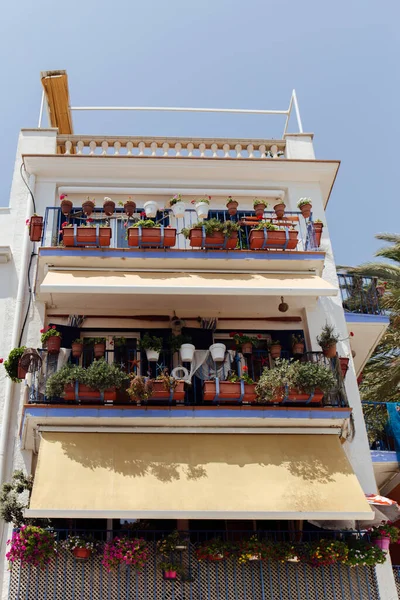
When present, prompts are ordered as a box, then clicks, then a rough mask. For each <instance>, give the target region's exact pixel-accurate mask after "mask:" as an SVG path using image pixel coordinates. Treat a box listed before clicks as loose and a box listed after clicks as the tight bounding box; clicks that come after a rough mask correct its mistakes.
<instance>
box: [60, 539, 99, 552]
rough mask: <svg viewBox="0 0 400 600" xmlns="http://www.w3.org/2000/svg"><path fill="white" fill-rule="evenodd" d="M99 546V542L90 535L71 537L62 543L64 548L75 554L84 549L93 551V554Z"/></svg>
mask: <svg viewBox="0 0 400 600" xmlns="http://www.w3.org/2000/svg"><path fill="white" fill-rule="evenodd" d="M98 545H99V544H98V542H96V540H94V539H93V537H92V536H90V535H86V536H85V535H69V536H68V537H67V539H66V540H64V541H63V543H62V546H63V548H65V550H69V551H70V552H73V551H74V550H77V549H78V548H84V549H85V550H91V551H92V552H93V551H94V550H96V548H97V547H98Z"/></svg>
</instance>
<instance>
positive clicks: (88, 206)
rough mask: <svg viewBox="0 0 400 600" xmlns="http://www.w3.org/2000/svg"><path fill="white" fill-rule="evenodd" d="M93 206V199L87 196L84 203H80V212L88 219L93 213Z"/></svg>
mask: <svg viewBox="0 0 400 600" xmlns="http://www.w3.org/2000/svg"><path fill="white" fill-rule="evenodd" d="M95 205H96V203H95V201H94V198H93V200H91V199H90V198H89V196H87V197H86V200H85V202H82V210H83V212H84V214H85V215H86V216H87V217H90V215H91V214H92V213H93V211H94V207H95Z"/></svg>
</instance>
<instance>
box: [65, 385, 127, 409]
mask: <svg viewBox="0 0 400 600" xmlns="http://www.w3.org/2000/svg"><path fill="white" fill-rule="evenodd" d="M76 392H78V393H76ZM103 396H104V397H103V398H102V396H101V392H100V391H99V390H92V388H90V387H88V386H87V385H82V384H81V383H80V384H79V385H78V390H76V385H73V384H72V383H71V384H69V385H66V386H65V388H64V400H67V401H73V400H75V401H76V402H81V401H82V400H83V401H85V402H93V403H94V404H100V403H101V402H102V401H103V400H104V402H115V400H116V399H117V391H116V389H115V388H110V389H109V390H105V391H104V393H103Z"/></svg>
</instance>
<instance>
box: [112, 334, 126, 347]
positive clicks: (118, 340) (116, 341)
mask: <svg viewBox="0 0 400 600" xmlns="http://www.w3.org/2000/svg"><path fill="white" fill-rule="evenodd" d="M112 343H113V345H114V348H123V347H124V346H126V338H125V337H117V336H114V337H113V339H112Z"/></svg>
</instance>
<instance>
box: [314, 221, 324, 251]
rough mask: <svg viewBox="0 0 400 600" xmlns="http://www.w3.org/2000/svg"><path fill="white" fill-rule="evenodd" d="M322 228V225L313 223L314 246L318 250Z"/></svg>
mask: <svg viewBox="0 0 400 600" xmlns="http://www.w3.org/2000/svg"><path fill="white" fill-rule="evenodd" d="M323 228H324V224H323V223H314V236H315V246H316V247H317V248H319V246H320V244H321V235H322V230H323Z"/></svg>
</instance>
